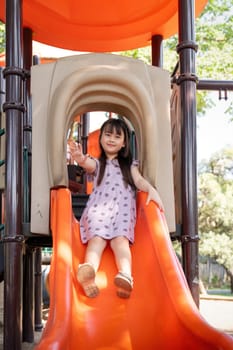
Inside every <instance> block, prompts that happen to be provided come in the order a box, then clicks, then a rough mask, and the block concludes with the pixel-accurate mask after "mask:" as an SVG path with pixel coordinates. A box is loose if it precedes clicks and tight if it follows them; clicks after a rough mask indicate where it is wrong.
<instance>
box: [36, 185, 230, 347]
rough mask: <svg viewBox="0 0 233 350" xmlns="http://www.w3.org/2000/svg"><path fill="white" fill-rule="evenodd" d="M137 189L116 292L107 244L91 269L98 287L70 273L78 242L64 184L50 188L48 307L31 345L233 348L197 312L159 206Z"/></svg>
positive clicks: (80, 250) (79, 249)
mask: <svg viewBox="0 0 233 350" xmlns="http://www.w3.org/2000/svg"><path fill="white" fill-rule="evenodd" d="M145 200H146V194H144V193H142V192H140V193H139V194H138V213H137V224H136V231H135V233H136V243H135V244H134V245H133V246H132V255H133V275H134V280H135V283H134V289H133V292H132V295H131V297H130V299H127V300H125V299H120V298H118V297H117V296H116V290H115V286H114V284H113V279H114V276H115V274H116V272H117V271H116V267H115V264H114V259H113V255H112V252H111V250H110V249H109V248H107V250H106V251H105V252H104V255H103V259H102V263H101V266H100V269H99V272H98V273H97V284H98V286H99V288H100V294H99V296H97V297H96V298H94V299H90V298H87V297H85V296H84V294H83V292H82V290H81V288H80V286H79V285H78V283H77V280H76V271H77V266H78V264H79V262H80V261H82V259H83V255H84V247H83V245H82V244H81V242H80V239H79V223H78V221H77V220H76V219H75V218H74V216H73V213H72V203H71V195H70V191H69V190H68V189H65V188H61V189H58V190H52V192H51V229H52V234H53V257H52V262H51V272H50V312H49V318H48V321H47V324H46V328H45V330H44V333H43V335H42V338H41V341H40V343H39V344H38V345H37V346H36V350H144V349H145V350H156V349H158V350H187V349H188V350H192V349H193V350H209V349H211V350H214V349H216V350H217V349H222V350H223V349H224V350H230V349H231V350H232V349H233V339H232V338H231V337H230V336H228V335H226V334H224V333H221V332H219V331H217V330H216V329H214V328H213V327H211V326H210V325H208V324H207V323H206V322H205V320H204V319H203V318H202V316H201V315H200V313H199V311H198V309H197V307H196V305H195V303H194V302H193V299H192V296H191V294H190V292H189V289H188V287H187V284H186V281H185V277H184V274H183V272H182V269H181V268H180V265H179V262H178V261H177V259H176V255H175V254H174V251H173V248H172V244H171V241H170V237H169V234H168V230H167V226H166V223H165V219H164V216H163V213H161V212H160V211H159V209H158V208H157V206H156V205H155V204H154V203H153V202H151V203H150V204H149V205H148V206H146V205H145Z"/></svg>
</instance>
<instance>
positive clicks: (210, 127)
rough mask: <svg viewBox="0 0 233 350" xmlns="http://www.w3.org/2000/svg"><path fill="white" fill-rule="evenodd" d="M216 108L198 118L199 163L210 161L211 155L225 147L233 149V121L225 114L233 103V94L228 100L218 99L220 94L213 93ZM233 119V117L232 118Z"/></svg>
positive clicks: (232, 93)
mask: <svg viewBox="0 0 233 350" xmlns="http://www.w3.org/2000/svg"><path fill="white" fill-rule="evenodd" d="M212 98H214V102H215V104H216V106H215V107H214V108H212V109H210V110H208V112H207V113H206V115H205V116H201V117H198V118H197V161H198V162H200V161H201V160H203V159H206V160H208V159H209V158H210V157H211V155H212V154H213V153H215V152H217V151H219V150H221V149H222V148H224V147H225V146H232V147H233V121H230V117H229V116H227V115H225V114H224V111H225V110H226V109H227V107H228V106H229V104H230V103H231V102H233V92H228V99H227V100H226V101H225V100H224V99H222V100H219V99H218V92H217V91H215V92H213V93H212ZM231 117H232V116H231Z"/></svg>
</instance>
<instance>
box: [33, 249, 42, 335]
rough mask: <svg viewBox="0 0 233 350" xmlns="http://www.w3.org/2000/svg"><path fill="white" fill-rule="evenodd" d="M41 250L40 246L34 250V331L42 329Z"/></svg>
mask: <svg viewBox="0 0 233 350" xmlns="http://www.w3.org/2000/svg"><path fill="white" fill-rule="evenodd" d="M41 264H42V252H41V248H36V250H35V331H42V329H43V324H42V283H41V277H42V271H41Z"/></svg>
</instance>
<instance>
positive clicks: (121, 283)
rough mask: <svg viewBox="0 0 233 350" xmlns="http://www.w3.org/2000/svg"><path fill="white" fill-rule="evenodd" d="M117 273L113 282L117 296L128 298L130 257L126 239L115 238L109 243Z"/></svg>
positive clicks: (130, 273) (130, 288)
mask: <svg viewBox="0 0 233 350" xmlns="http://www.w3.org/2000/svg"><path fill="white" fill-rule="evenodd" d="M110 245H111V248H112V250H113V253H114V256H115V260H116V265H117V268H118V271H119V273H118V274H117V275H116V276H115V279H114V282H115V285H116V286H117V295H118V296H119V297H121V298H129V296H130V293H131V291H132V288H133V278H132V276H131V275H132V256H131V250H130V247H129V241H128V239H127V238H125V237H123V236H121V237H116V238H114V239H112V240H111V242H110Z"/></svg>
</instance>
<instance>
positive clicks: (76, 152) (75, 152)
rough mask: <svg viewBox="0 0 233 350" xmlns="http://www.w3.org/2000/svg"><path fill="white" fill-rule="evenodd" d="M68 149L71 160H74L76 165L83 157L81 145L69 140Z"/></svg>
mask: <svg viewBox="0 0 233 350" xmlns="http://www.w3.org/2000/svg"><path fill="white" fill-rule="evenodd" d="M68 147H69V151H70V154H71V159H74V160H75V161H76V162H77V163H79V162H80V161H82V160H83V157H84V155H83V149H82V145H81V143H77V142H75V141H73V140H69V141H68Z"/></svg>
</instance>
